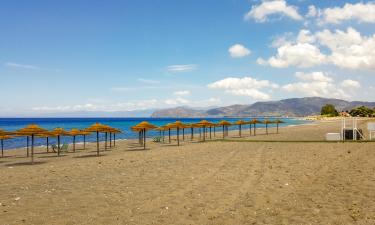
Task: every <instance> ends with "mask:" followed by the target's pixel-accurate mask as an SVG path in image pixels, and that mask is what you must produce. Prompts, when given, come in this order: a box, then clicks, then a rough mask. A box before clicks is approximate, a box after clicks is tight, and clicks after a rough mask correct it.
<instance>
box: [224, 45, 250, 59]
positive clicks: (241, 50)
mask: <svg viewBox="0 0 375 225" xmlns="http://www.w3.org/2000/svg"><path fill="white" fill-rule="evenodd" d="M228 52H229V54H230V56H231V57H233V58H242V57H245V56H247V55H250V53H251V51H250V50H249V49H247V48H246V47H245V46H243V45H241V44H235V45H232V46H231V47H230V48H229V49H228Z"/></svg>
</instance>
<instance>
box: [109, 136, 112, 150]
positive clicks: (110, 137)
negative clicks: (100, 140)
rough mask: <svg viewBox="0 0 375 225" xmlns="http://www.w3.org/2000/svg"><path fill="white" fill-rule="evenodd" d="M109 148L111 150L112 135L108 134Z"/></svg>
mask: <svg viewBox="0 0 375 225" xmlns="http://www.w3.org/2000/svg"><path fill="white" fill-rule="evenodd" d="M109 148H112V133H111V132H109Z"/></svg>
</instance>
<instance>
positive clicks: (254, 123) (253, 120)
mask: <svg viewBox="0 0 375 225" xmlns="http://www.w3.org/2000/svg"><path fill="white" fill-rule="evenodd" d="M259 123H262V121H260V120H257V119H252V120H251V121H250V124H253V125H254V136H255V135H256V128H257V124H259Z"/></svg>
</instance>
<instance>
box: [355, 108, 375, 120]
mask: <svg viewBox="0 0 375 225" xmlns="http://www.w3.org/2000/svg"><path fill="white" fill-rule="evenodd" d="M349 114H350V115H351V116H360V117H373V116H375V110H374V109H370V108H367V107H366V106H360V107H358V108H354V109H352V110H351V111H350V112H349Z"/></svg>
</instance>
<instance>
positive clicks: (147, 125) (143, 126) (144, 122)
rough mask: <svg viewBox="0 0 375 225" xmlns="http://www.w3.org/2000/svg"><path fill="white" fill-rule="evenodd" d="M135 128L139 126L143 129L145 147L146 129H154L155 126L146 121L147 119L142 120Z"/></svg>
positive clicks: (144, 146)
mask: <svg viewBox="0 0 375 225" xmlns="http://www.w3.org/2000/svg"><path fill="white" fill-rule="evenodd" d="M136 127H137V128H140V129H142V130H143V149H146V132H147V131H148V130H152V129H155V128H157V126H155V125H153V124H151V123H149V122H147V121H143V122H141V123H139V124H137V125H136Z"/></svg>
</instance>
